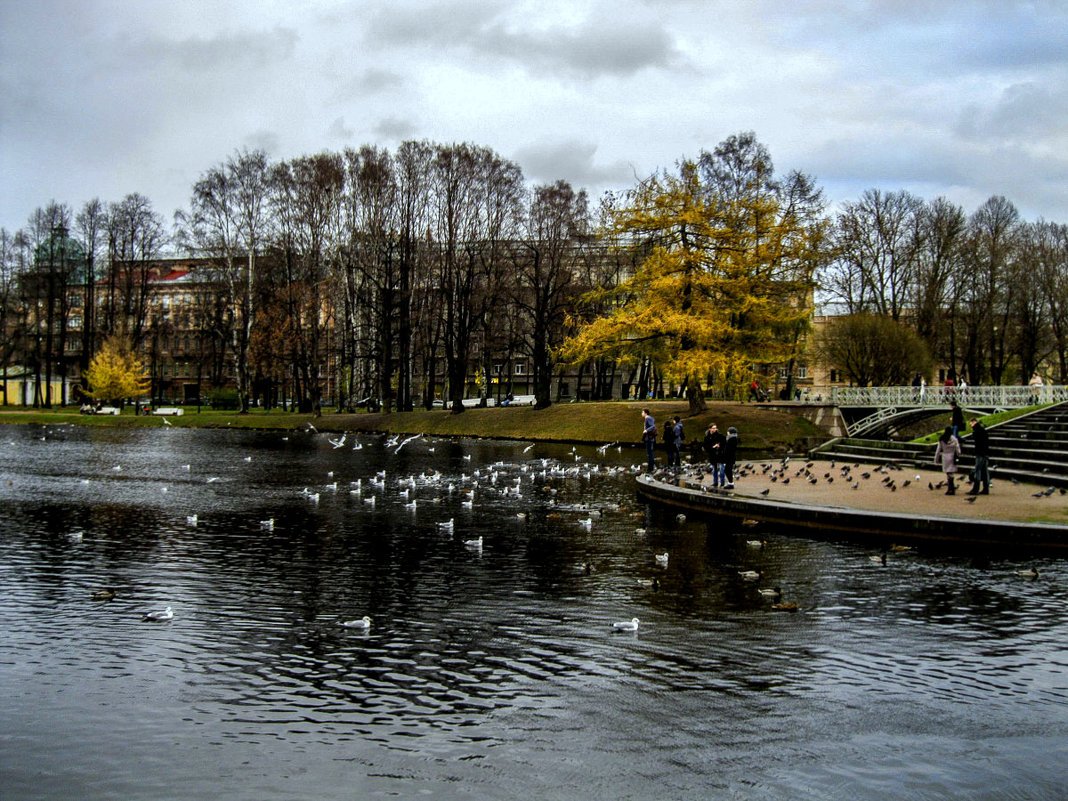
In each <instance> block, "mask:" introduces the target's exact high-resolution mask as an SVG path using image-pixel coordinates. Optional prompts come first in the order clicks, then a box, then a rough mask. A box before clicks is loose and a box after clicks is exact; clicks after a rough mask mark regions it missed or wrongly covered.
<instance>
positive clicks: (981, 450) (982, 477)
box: [968, 417, 990, 495]
mask: <svg viewBox="0 0 1068 801" xmlns="http://www.w3.org/2000/svg"><path fill="white" fill-rule="evenodd" d="M968 424H969V425H970V426H971V427H972V447H973V449H974V451H975V472H973V473H972V488H971V489H970V490H968V494H969V495H989V494H990V434H989V432H988V431H987V430H986V428H984V427H983V424H982V423H981V422H980V421H979V420H978V418H975V417H973V418H972V419H971V420H969V421H968ZM980 484H982V485H983V488H982V489H981V490H980V489H979V485H980Z"/></svg>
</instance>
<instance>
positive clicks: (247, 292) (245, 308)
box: [175, 150, 270, 412]
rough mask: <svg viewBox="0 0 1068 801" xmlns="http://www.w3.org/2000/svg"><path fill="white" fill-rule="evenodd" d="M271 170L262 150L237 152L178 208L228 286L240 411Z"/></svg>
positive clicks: (187, 233)
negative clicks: (184, 206) (186, 205)
mask: <svg viewBox="0 0 1068 801" xmlns="http://www.w3.org/2000/svg"><path fill="white" fill-rule="evenodd" d="M268 173H269V168H268V163H267V154H266V153H265V152H264V151H262V150H242V151H239V152H237V153H235V154H234V155H232V156H231V157H230V158H229V159H227V160H226V162H225V163H223V164H220V165H218V166H215V167H212V168H211V169H209V170H208V171H207V172H206V173H205V174H204V175H203V176H202V177H201V178H200V180H198V181H197V182H196V183H195V184H194V185H193V196H192V198H191V199H190V208H189V211H188V212H184V211H180V212H178V214H177V215H176V220H175V222H176V225H177V227H178V229H179V231H180V232H181V236H182V240H183V242H184V243H185V244H186V246H187V247H190V248H191V249H193V250H194V251H195V252H197V253H199V254H201V255H203V256H207V257H208V258H210V259H213V260H214V261H215V264H216V268H217V272H218V275H219V277H220V279H221V280H222V282H223V283H224V285H225V286H226V287H227V289H228V291H229V295H230V302H231V304H232V306H233V309H234V312H235V324H234V326H233V328H232V333H233V337H234V342H233V350H234V356H235V359H236V374H237V392H238V399H239V403H240V409H241V411H242V412H245V411H248V404H249V395H250V390H251V379H250V370H249V361H248V349H249V343H250V341H251V338H252V328H253V326H254V325H255V322H256V310H257V307H256V304H255V297H256V294H255V284H256V278H257V259H258V257H259V255H260V251H261V250H262V249H263V240H264V238H265V236H266V229H267V226H268V219H267V202H268V195H269V190H270V184H269V181H268Z"/></svg>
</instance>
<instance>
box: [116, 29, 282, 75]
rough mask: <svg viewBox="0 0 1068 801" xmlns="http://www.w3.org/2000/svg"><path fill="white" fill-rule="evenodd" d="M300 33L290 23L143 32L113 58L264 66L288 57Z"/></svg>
mask: <svg viewBox="0 0 1068 801" xmlns="http://www.w3.org/2000/svg"><path fill="white" fill-rule="evenodd" d="M299 38H300V37H299V35H298V34H297V32H296V31H295V30H293V29H292V28H288V27H276V28H274V29H273V30H270V31H267V32H264V33H259V32H242V33H225V34H217V35H215V36H209V37H201V36H190V37H186V38H184V39H171V38H167V37H163V36H158V35H157V36H144V37H141V38H137V39H133V40H131V41H129V42H127V43H125V44H123V45H122V46H120V47H118V48H116V49H115V55H114V56H113V58H114V59H115V60H116V62H118V63H120V64H123V65H126V64H129V63H130V61H131V60H132V61H133V63H135V64H146V65H159V66H171V67H175V68H178V69H181V70H185V71H196V72H216V71H218V70H220V69H223V68H233V67H235V66H245V67H264V66H269V65H274V64H277V63H278V62H280V61H285V60H287V59H289V58H290V57H291V56H292V55H293V52H294V50H295V48H296V45H297V41H298V40H299Z"/></svg>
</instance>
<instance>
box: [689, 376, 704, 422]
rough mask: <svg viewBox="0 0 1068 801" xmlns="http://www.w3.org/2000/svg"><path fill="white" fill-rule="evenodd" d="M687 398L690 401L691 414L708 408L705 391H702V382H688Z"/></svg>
mask: <svg viewBox="0 0 1068 801" xmlns="http://www.w3.org/2000/svg"><path fill="white" fill-rule="evenodd" d="M686 400H687V401H689V402H690V414H691V415H695V414H699V413H700V412H703V411H704V410H705V409H707V408H708V404H707V403H705V396H704V393H703V392H702V391H701V386H700V383H699V382H697V381H690V382H688V385H687V387H686Z"/></svg>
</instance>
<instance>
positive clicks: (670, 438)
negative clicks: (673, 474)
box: [664, 417, 675, 470]
mask: <svg viewBox="0 0 1068 801" xmlns="http://www.w3.org/2000/svg"><path fill="white" fill-rule="evenodd" d="M664 465H665V466H666V467H667V468H668V469H669V470H671V469H673V468H674V467H675V421H674V420H672V419H671V418H670V417H669V418H668V419H667V420H665V421H664Z"/></svg>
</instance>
